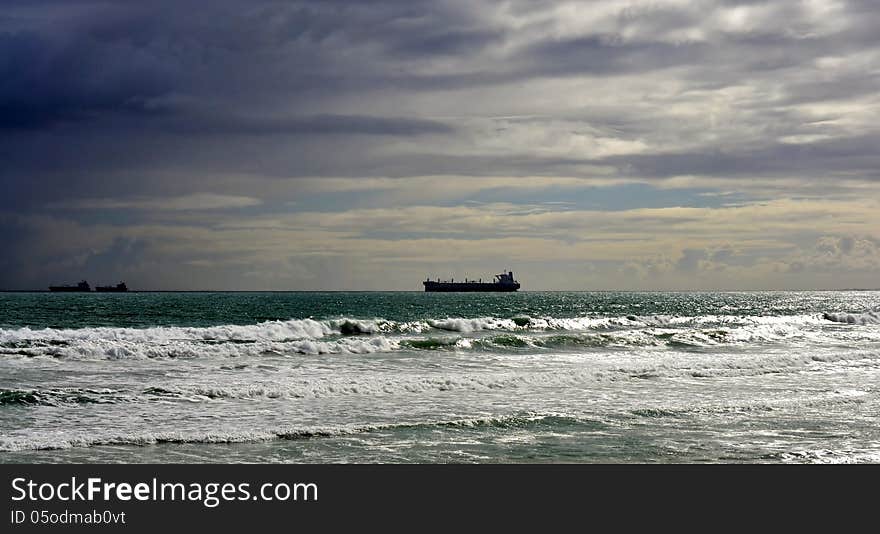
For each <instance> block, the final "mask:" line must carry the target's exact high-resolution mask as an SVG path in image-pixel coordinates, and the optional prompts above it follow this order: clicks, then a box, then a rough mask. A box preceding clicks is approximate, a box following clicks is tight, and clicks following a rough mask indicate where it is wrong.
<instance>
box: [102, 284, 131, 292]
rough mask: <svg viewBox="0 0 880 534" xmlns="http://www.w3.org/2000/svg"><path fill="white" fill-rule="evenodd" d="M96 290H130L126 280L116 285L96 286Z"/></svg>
mask: <svg viewBox="0 0 880 534" xmlns="http://www.w3.org/2000/svg"><path fill="white" fill-rule="evenodd" d="M95 291H99V292H116V293H121V292H123V291H128V287H127V286H126V285H125V282H119V283H118V284H116V285H115V286H97V287H95Z"/></svg>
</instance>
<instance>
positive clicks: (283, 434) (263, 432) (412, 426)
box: [0, 414, 598, 452]
mask: <svg viewBox="0 0 880 534" xmlns="http://www.w3.org/2000/svg"><path fill="white" fill-rule="evenodd" d="M596 424H598V423H597V422H596V421H593V420H591V419H584V418H581V417H574V416H567V415H562V414H522V415H511V416H500V417H474V418H462V419H437V420H431V421H411V422H407V421H403V422H398V423H384V424H382V423H378V424H364V425H354V424H351V425H338V426H305V427H302V428H277V429H257V430H250V431H229V432H223V431H218V432H195V431H194V432H176V431H175V432H142V433H132V434H128V435H107V436H84V435H80V436H75V437H68V438H50V437H46V438H4V437H0V451H5V452H12V451H24V450H53V449H69V448H76V447H94V446H100V445H133V446H147V445H156V444H162V443H205V444H211V443H255V442H263V441H272V440H301V439H313V438H322V437H334V436H349V435H356V434H365V433H370V432H383V431H389V430H390V431H395V430H404V431H406V430H431V429H443V428H448V429H476V430H479V429H485V428H502V429H511V428H522V429H530V428H535V429H538V428H540V427H545V428H553V427H562V426H571V425H596Z"/></svg>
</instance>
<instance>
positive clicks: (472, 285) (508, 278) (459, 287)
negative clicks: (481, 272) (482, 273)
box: [422, 271, 520, 292]
mask: <svg viewBox="0 0 880 534" xmlns="http://www.w3.org/2000/svg"><path fill="white" fill-rule="evenodd" d="M422 285H424V286H425V291H430V292H454V291H466V292H481V291H486V292H488V291H504V292H510V291H516V290H517V289H519V287H520V285H519V282H517V281H516V280H514V279H513V271H510V272H506V273H501V274H496V275H495V280H494V281H492V282H483V280H482V279H480V280H477V281H474V280H468V279H467V278H465V279H464V282H456V281H455V280H449V281H440V279H439V278H438V279H437V280H436V281H434V280H430V279H427V280H425V281H424V282H422Z"/></svg>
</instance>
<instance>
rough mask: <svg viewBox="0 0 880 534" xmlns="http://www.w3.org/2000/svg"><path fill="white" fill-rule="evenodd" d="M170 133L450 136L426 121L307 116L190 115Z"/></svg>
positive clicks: (448, 130)
mask: <svg viewBox="0 0 880 534" xmlns="http://www.w3.org/2000/svg"><path fill="white" fill-rule="evenodd" d="M179 119H180V120H177V121H175V122H174V123H172V124H171V125H169V128H170V129H171V130H172V131H181V132H189V133H205V134H223V135H230V134H240V135H274V134H286V135H324V134H340V135H356V134H364V135H405V136H409V135H421V134H449V133H452V132H453V131H454V130H453V128H452V127H450V126H449V125H447V124H444V123H442V122H439V121H432V120H425V119H408V118H398V117H369V116H363V115H361V116H358V115H313V116H308V117H287V118H279V117H235V116H222V115H213V116H212V115H190V116H183V117H180V118H179Z"/></svg>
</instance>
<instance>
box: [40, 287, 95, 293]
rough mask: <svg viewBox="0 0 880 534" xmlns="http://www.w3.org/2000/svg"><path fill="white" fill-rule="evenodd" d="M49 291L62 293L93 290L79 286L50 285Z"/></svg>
mask: <svg viewBox="0 0 880 534" xmlns="http://www.w3.org/2000/svg"><path fill="white" fill-rule="evenodd" d="M49 291H57V292H61V293H88V292H89V291H91V290H90V289H84V288H79V287H64V286H61V287H58V286H49Z"/></svg>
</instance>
